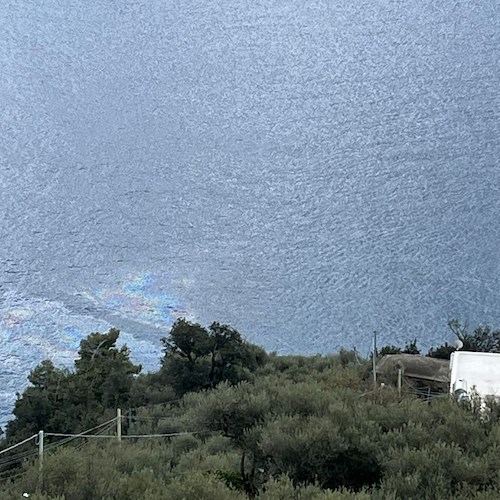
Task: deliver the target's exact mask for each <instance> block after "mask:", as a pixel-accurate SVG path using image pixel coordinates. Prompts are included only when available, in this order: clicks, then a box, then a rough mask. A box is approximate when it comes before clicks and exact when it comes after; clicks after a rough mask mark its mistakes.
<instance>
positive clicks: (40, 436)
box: [38, 431, 43, 491]
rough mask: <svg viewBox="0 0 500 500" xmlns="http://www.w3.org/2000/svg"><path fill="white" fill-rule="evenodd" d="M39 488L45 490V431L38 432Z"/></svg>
mask: <svg viewBox="0 0 500 500" xmlns="http://www.w3.org/2000/svg"><path fill="white" fill-rule="evenodd" d="M38 487H39V488H40V491H41V490H42V489H43V431H38Z"/></svg>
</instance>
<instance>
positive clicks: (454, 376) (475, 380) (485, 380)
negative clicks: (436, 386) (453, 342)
mask: <svg viewBox="0 0 500 500" xmlns="http://www.w3.org/2000/svg"><path fill="white" fill-rule="evenodd" d="M450 371H451V374H450V392H451V394H452V395H454V396H456V397H460V396H462V397H463V396H470V395H472V394H474V393H475V394H477V395H478V396H479V397H480V398H481V399H484V398H485V397H487V396H493V397H496V398H499V399H500V354H496V353H489V352H468V351H455V352H454V353H452V355H451V358H450Z"/></svg>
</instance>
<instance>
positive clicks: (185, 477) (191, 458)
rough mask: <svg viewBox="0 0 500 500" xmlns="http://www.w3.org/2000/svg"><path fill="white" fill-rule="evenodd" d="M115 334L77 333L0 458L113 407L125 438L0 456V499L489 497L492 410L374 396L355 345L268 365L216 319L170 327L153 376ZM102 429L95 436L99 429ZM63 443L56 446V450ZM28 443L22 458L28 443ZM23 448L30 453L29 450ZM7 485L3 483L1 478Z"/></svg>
mask: <svg viewBox="0 0 500 500" xmlns="http://www.w3.org/2000/svg"><path fill="white" fill-rule="evenodd" d="M118 336H119V332H118V331H117V330H110V331H109V332H108V333H105V334H102V333H94V334H91V335H89V337H87V338H86V339H84V340H83V341H82V343H81V346H80V351H79V358H78V360H77V361H76V362H75V367H74V370H72V371H68V370H63V369H59V368H57V367H54V366H53V364H52V363H50V362H49V361H46V362H43V363H42V364H41V365H40V366H38V367H37V368H35V369H34V370H33V371H32V373H31V374H30V377H29V379H30V382H31V385H30V387H28V388H27V389H26V390H25V391H24V393H23V394H22V395H20V396H19V398H18V401H17V402H16V406H15V408H14V418H13V420H12V421H11V422H10V423H9V425H8V427H7V430H6V440H5V443H4V449H6V448H7V447H8V446H9V445H11V444H13V443H16V442H19V441H21V440H23V439H25V438H27V437H29V436H31V435H33V434H35V433H37V432H38V431H39V430H44V431H46V432H53V433H55V432H58V433H75V432H81V431H83V430H85V429H89V428H91V427H94V426H97V425H99V424H100V423H102V422H105V421H107V420H109V419H112V418H113V417H114V416H115V415H116V408H117V407H121V408H122V409H123V412H124V418H123V433H124V434H125V435H127V434H128V435H129V436H130V435H152V434H153V435H159V434H175V435H171V436H168V437H167V436H163V437H150V438H146V437H143V438H132V439H126V438H124V439H123V440H122V441H121V442H117V440H116V439H107V438H102V439H99V438H87V439H83V438H78V439H73V440H67V441H63V440H62V438H56V437H52V438H48V439H47V443H46V453H45V455H44V463H43V477H42V476H41V475H40V469H39V464H38V461H37V459H36V448H35V445H34V443H28V444H26V445H25V447H20V448H16V449H15V450H13V451H12V452H8V453H5V454H3V455H1V456H0V466H1V467H2V471H1V472H0V498H6V499H10V498H13V499H14V498H16V499H17V498H20V497H21V495H22V494H23V492H27V493H29V494H30V498H32V499H33V498H35V499H63V498H64V499H68V500H69V499H71V500H80V499H81V500H87V499H89V498H92V499H116V500H128V499H130V500H133V499H144V500H152V499H162V498H165V499H171V500H181V499H190V500H191V499H206V500H225V499H245V498H259V499H264V500H278V499H280V500H290V499H297V500H299V499H300V500H306V499H307V500H309V499H324V500H327V499H344V498H346V499H347V498H354V499H369V498H374V499H384V500H386V499H399V498H401V499H419V500H420V499H427V498H428V499H471V498H477V499H484V500H486V499H497V498H498V496H499V491H500V474H499V472H498V471H500V419H499V415H500V411H499V409H498V407H497V406H496V405H495V404H493V403H491V404H490V409H489V411H488V412H486V413H484V412H483V413H480V412H479V411H478V410H476V409H475V408H474V406H473V405H470V404H469V405H459V404H458V403H457V402H455V401H453V400H451V399H449V398H448V397H447V396H446V395H443V397H438V398H435V399H432V400H430V401H427V400H423V399H418V398H417V397H415V396H413V395H411V394H403V395H402V396H401V397H399V396H398V394H397V391H396V390H394V389H392V388H390V387H383V388H378V389H376V390H374V389H373V385H372V381H371V373H370V363H369V361H368V360H365V359H361V358H360V357H359V356H358V355H357V354H356V352H354V351H341V352H340V353H339V354H337V355H334V356H312V357H303V356H277V355H274V354H266V353H265V352H264V351H263V350H262V349H260V348H259V347H257V346H255V345H252V344H249V343H247V342H245V341H244V340H243V339H242V337H241V336H240V334H239V333H238V332H237V331H236V330H234V329H232V328H231V327H229V326H227V325H220V324H218V323H214V324H212V325H211V326H210V327H209V328H203V327H201V326H200V325H196V324H192V323H189V322H186V321H184V320H180V321H178V322H177V323H175V324H174V326H173V327H172V330H171V332H170V333H169V335H168V336H167V337H166V338H165V339H163V340H162V342H163V346H164V357H163V359H162V366H161V369H160V370H159V371H158V372H156V373H150V374H145V375H140V374H139V372H140V367H139V366H136V365H134V364H133V363H132V362H131V361H130V359H129V354H130V353H129V352H128V349H127V348H126V347H122V348H120V349H118V348H117V347H116V341H117V340H118ZM115 428H116V427H115V423H114V422H112V423H110V424H109V425H108V426H103V427H99V428H98V430H96V431H95V433H96V434H99V433H101V434H104V435H110V434H113V433H114V432H115ZM62 443H64V444H62ZM30 446H31V448H30ZM33 450H35V451H33ZM9 478H11V479H9Z"/></svg>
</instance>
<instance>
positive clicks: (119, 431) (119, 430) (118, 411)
mask: <svg viewBox="0 0 500 500" xmlns="http://www.w3.org/2000/svg"><path fill="white" fill-rule="evenodd" d="M116 439H117V441H118V442H119V443H120V442H121V440H122V410H121V408H117V409H116Z"/></svg>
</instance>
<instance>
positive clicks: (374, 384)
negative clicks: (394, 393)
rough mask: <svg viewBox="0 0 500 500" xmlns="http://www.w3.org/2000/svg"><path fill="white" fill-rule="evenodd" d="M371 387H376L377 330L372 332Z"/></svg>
mask: <svg viewBox="0 0 500 500" xmlns="http://www.w3.org/2000/svg"><path fill="white" fill-rule="evenodd" d="M372 361H373V388H374V389H376V388H377V332H373V354H372Z"/></svg>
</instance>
